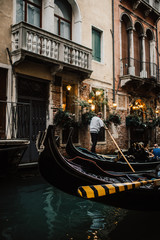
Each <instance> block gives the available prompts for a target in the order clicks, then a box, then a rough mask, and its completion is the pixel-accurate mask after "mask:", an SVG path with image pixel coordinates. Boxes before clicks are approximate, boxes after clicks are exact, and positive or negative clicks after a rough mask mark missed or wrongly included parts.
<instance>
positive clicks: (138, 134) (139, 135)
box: [130, 127, 152, 144]
mask: <svg viewBox="0 0 160 240" xmlns="http://www.w3.org/2000/svg"><path fill="white" fill-rule="evenodd" d="M151 137H152V131H151V129H148V128H146V129H144V128H142V127H132V128H130V139H131V144H132V143H136V142H143V143H146V144H147V143H149V142H150V141H151Z"/></svg>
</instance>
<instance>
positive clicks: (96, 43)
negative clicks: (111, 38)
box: [92, 29, 101, 62]
mask: <svg viewBox="0 0 160 240" xmlns="http://www.w3.org/2000/svg"><path fill="white" fill-rule="evenodd" d="M92 49H93V53H92V56H93V59H94V60H96V61H98V62H100V61H101V33H100V32H99V31H97V30H95V29H92Z"/></svg>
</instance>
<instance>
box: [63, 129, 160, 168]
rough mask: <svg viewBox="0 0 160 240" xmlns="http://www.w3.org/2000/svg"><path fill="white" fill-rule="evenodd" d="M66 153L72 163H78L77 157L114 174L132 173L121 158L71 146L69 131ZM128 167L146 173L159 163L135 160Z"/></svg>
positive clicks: (159, 162)
mask: <svg viewBox="0 0 160 240" xmlns="http://www.w3.org/2000/svg"><path fill="white" fill-rule="evenodd" d="M66 152H67V154H68V155H69V157H70V158H71V159H73V162H75V163H76V162H78V161H79V160H78V159H77V158H78V157H80V158H83V159H85V160H86V161H89V160H91V161H94V162H95V163H96V164H97V165H98V166H99V167H101V168H102V169H103V170H110V171H116V172H129V171H130V172H132V170H131V168H130V166H129V165H128V163H127V162H126V161H125V160H124V159H123V158H122V157H121V159H119V160H118V161H117V160H116V156H115V157H113V156H111V157H110V156H105V155H100V154H99V155H98V154H94V153H92V152H90V151H88V150H87V149H83V148H78V147H75V146H74V145H73V142H72V130H71V131H70V134H69V137H68V140H67V144H66ZM128 162H130V160H128ZM130 165H131V166H132V168H133V169H134V170H135V171H146V170H153V169H155V168H156V167H157V166H158V165H160V161H157V160H155V161H153V160H152V161H147V160H146V161H145V160H144V161H143V160H142V161H141V162H136V160H134V161H132V162H130Z"/></svg>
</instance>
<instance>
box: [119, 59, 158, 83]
mask: <svg viewBox="0 0 160 240" xmlns="http://www.w3.org/2000/svg"><path fill="white" fill-rule="evenodd" d="M120 64H121V73H120V75H121V76H124V75H129V74H130V75H134V76H137V77H142V78H156V79H157V81H158V79H159V76H158V75H157V72H158V71H157V70H158V69H157V64H155V63H152V62H142V61H139V60H136V59H133V58H124V59H121V61H120Z"/></svg>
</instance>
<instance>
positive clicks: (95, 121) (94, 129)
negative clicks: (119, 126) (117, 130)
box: [90, 116, 104, 133]
mask: <svg viewBox="0 0 160 240" xmlns="http://www.w3.org/2000/svg"><path fill="white" fill-rule="evenodd" d="M101 127H104V122H103V121H102V120H101V119H100V118H99V117H97V116H94V117H93V118H92V120H91V123H90V132H91V133H98V132H99V131H100V129H101Z"/></svg>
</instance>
